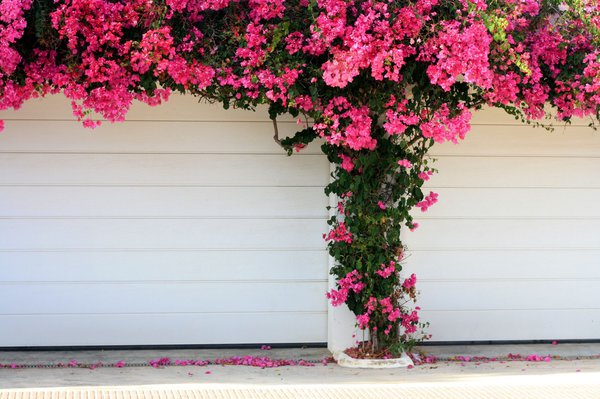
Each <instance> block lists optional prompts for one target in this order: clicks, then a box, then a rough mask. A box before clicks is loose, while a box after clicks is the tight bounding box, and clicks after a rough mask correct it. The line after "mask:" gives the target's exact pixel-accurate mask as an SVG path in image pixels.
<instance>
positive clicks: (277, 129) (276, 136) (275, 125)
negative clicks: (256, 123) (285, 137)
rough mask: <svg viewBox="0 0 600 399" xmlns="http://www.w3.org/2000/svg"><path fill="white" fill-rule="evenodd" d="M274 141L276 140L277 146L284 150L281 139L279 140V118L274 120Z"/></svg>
mask: <svg viewBox="0 0 600 399" xmlns="http://www.w3.org/2000/svg"><path fill="white" fill-rule="evenodd" d="M272 121H273V131H274V134H273V140H275V142H276V143H277V145H279V146H280V147H281V148H284V147H283V145H282V144H281V139H280V138H279V128H278V127H277V118H273V119H272Z"/></svg>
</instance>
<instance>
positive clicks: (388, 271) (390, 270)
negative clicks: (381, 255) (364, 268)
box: [375, 260, 396, 278]
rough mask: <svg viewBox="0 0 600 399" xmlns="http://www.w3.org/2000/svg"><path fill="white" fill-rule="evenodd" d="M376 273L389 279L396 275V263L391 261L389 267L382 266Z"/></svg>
mask: <svg viewBox="0 0 600 399" xmlns="http://www.w3.org/2000/svg"><path fill="white" fill-rule="evenodd" d="M375 273H377V274H378V275H380V276H381V277H383V278H388V277H389V276H391V275H392V274H394V273H396V262H394V261H393V260H391V261H390V263H389V265H385V264H383V265H381V269H379V270H375Z"/></svg>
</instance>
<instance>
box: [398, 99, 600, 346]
mask: <svg viewBox="0 0 600 399" xmlns="http://www.w3.org/2000/svg"><path fill="white" fill-rule="evenodd" d="M474 119H475V120H474V122H475V126H474V128H473V131H472V132H471V133H469V134H468V137H467V139H466V140H465V141H464V142H463V143H461V144H459V145H452V144H444V145H441V146H438V147H437V148H436V149H435V151H434V152H433V153H434V156H435V157H436V158H438V159H439V161H438V162H437V166H436V167H437V168H438V169H439V170H440V173H439V174H438V175H435V176H434V177H432V179H431V181H430V183H429V184H428V188H430V189H431V190H433V191H435V192H438V193H439V194H440V196H439V202H438V203H437V204H436V205H435V206H433V207H432V208H430V210H429V211H428V212H427V213H421V212H420V211H418V210H417V211H416V212H415V215H416V216H417V218H416V220H417V221H418V222H419V223H420V225H421V227H420V228H419V229H418V230H417V231H415V232H414V233H409V232H407V233H406V236H405V238H406V243H407V244H408V245H409V248H410V257H409V258H408V259H407V260H406V262H405V263H406V268H407V270H406V271H407V272H408V273H410V272H415V273H417V276H418V278H419V280H420V281H419V283H418V286H419V287H420V289H421V300H420V305H421V307H422V308H423V312H422V315H423V317H424V319H426V320H428V321H430V322H431V327H430V328H429V331H430V332H431V333H432V334H433V338H432V339H433V340H437V341H456V340H458V341H462V340H464V341H471V340H537V339H598V338H600V179H599V178H598V176H600V132H594V131H593V130H592V129H590V128H588V127H586V126H585V123H582V122H576V124H575V125H574V126H570V127H557V129H556V131H555V132H553V133H550V132H547V131H545V130H543V129H534V128H532V127H528V126H522V125H520V124H519V123H518V122H516V121H514V120H512V119H510V117H508V116H504V115H503V114H502V113H501V111H495V110H494V111H489V110H488V111H484V112H481V113H479V114H476V115H475V118H474Z"/></svg>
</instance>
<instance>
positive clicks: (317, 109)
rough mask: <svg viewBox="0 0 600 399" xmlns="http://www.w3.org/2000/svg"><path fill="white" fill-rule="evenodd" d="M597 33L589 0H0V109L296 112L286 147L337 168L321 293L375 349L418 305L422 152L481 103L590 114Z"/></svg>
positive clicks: (531, 116)
mask: <svg viewBox="0 0 600 399" xmlns="http://www.w3.org/2000/svg"><path fill="white" fill-rule="evenodd" d="M599 32H600V10H599V9H598V5H597V1H596V0H564V1H561V0H487V1H484V0H401V1H400V0H383V1H382V0H131V1H120V0H37V1H35V2H33V1H32V0H2V1H1V2H0V109H6V108H14V109H17V108H19V107H20V106H21V105H22V104H23V102H24V101H26V100H28V99H31V98H35V97H39V96H44V95H47V94H53V93H58V92H62V93H63V94H64V95H65V96H66V97H68V98H69V99H71V101H72V106H73V113H74V116H75V117H76V118H77V119H79V120H81V121H82V122H83V124H84V125H85V126H88V127H95V126H97V125H98V124H99V123H100V122H99V120H100V119H105V120H108V121H111V122H114V121H121V120H124V119H125V117H126V114H127V111H128V109H129V107H130V106H131V104H132V102H133V101H134V100H138V101H142V102H145V103H148V104H151V105H157V104H160V103H161V102H162V101H165V100H167V99H168V97H169V94H170V93H171V92H174V91H175V92H181V93H188V94H191V95H195V96H199V97H201V98H205V99H209V100H212V101H218V102H221V103H222V104H223V105H224V106H225V107H230V106H233V107H239V108H244V109H252V108H254V107H255V106H257V105H259V104H268V106H269V115H270V117H271V118H272V119H273V120H276V117H277V116H278V115H281V114H284V113H291V114H292V115H295V116H297V115H299V114H303V115H304V116H305V117H306V120H308V121H310V124H309V126H308V127H306V128H305V129H303V130H301V131H299V132H298V133H297V134H295V135H294V136H293V137H290V138H286V139H283V140H278V142H279V143H280V144H281V145H282V146H283V147H284V148H285V149H286V150H288V152H289V153H292V152H293V150H296V151H300V150H301V149H302V148H303V147H304V146H305V145H306V144H308V143H309V142H311V141H313V140H315V139H317V138H320V139H322V141H323V145H322V149H323V152H324V153H325V154H326V155H327V157H328V159H329V160H330V161H331V162H332V163H333V164H335V165H336V169H335V172H334V173H333V177H334V179H333V181H332V183H331V184H330V185H329V186H328V187H327V188H326V193H327V194H329V195H335V196H337V198H338V200H339V204H338V207H337V214H336V215H334V216H333V217H331V219H330V220H329V224H330V226H331V231H330V232H329V233H327V234H325V236H324V238H325V239H326V240H327V242H328V248H329V252H330V254H331V256H333V258H335V261H336V263H335V266H334V267H333V269H332V273H333V274H334V275H335V276H337V278H338V284H337V287H336V288H335V289H333V290H332V291H330V292H329V293H328V294H327V296H328V297H329V298H330V299H331V301H332V303H333V305H341V304H345V305H347V306H348V307H349V308H350V310H352V312H354V314H355V315H356V317H357V325H358V326H359V327H360V328H362V329H365V330H368V332H369V334H368V336H369V338H368V339H369V342H368V345H369V348H370V350H372V351H376V350H377V348H378V347H387V348H390V347H399V348H402V347H403V345H404V346H405V345H406V344H408V343H410V340H411V338H410V336H411V334H412V333H413V332H415V330H416V329H417V326H418V325H419V316H418V313H417V311H418V309H417V308H413V307H411V306H409V305H410V304H411V303H412V302H413V301H414V300H415V298H416V286H415V283H416V277H415V276H414V275H413V276H409V277H406V276H403V277H404V278H401V276H400V274H401V269H402V267H401V265H402V261H403V255H404V253H405V248H404V246H403V244H402V242H401V241H400V231H401V229H402V228H404V227H407V228H408V229H410V230H414V229H415V228H417V226H418V224H417V223H416V222H415V221H414V220H413V215H412V214H411V211H412V210H413V208H415V207H416V208H419V209H420V210H421V211H426V210H427V209H428V208H429V207H430V206H432V205H433V204H434V203H435V202H437V200H438V198H437V194H436V193H433V192H432V193H429V194H427V195H425V194H424V193H423V190H422V186H423V183H424V181H426V180H428V179H429V178H430V176H431V174H432V173H433V172H434V171H435V170H434V169H433V168H432V166H431V160H430V159H429V158H428V155H427V154H428V150H429V149H430V148H431V147H432V146H433V145H435V144H436V143H443V142H448V141H449V142H454V143H456V142H459V141H460V140H461V139H463V138H464V137H465V135H466V134H467V132H468V131H469V128H470V120H471V115H472V112H473V111H476V110H477V109H479V108H481V107H482V106H491V107H500V108H503V109H505V110H506V111H507V112H509V113H511V114H513V115H515V116H516V117H517V118H519V119H521V120H522V121H524V122H529V121H531V120H535V119H539V118H543V117H545V116H547V114H548V113H553V114H554V115H555V116H556V117H557V118H558V119H559V120H562V121H567V122H569V121H570V119H571V118H573V117H592V118H594V117H598V112H599V109H600V40H599V39H598V38H599V37H600V35H599ZM2 128H3V123H0V129H2Z"/></svg>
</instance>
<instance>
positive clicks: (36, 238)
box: [0, 97, 329, 347]
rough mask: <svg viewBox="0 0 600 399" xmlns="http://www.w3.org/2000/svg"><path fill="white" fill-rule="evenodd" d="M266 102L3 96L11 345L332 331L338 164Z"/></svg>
mask: <svg viewBox="0 0 600 399" xmlns="http://www.w3.org/2000/svg"><path fill="white" fill-rule="evenodd" d="M261 111H262V112H257V113H251V112H243V111H224V110H222V109H221V108H220V107H219V106H218V105H207V104H197V101H196V100H195V99H194V98H191V97H190V98H182V97H174V98H173V99H172V100H171V101H170V102H169V103H168V104H166V105H163V106H161V107H158V108H149V107H145V106H141V105H139V106H136V107H135V108H134V109H133V110H132V112H131V113H130V116H129V120H128V121H127V122H125V123H119V124H114V125H112V124H109V123H106V124H105V125H103V126H102V127H100V128H98V129H96V130H88V129H83V128H82V127H81V126H80V124H79V123H77V122H74V121H72V117H71V115H70V110H69V106H68V103H67V102H66V101H64V100H61V99H60V98H52V99H46V100H40V101H35V102H31V103H28V104H27V105H26V106H25V107H24V109H22V110H20V111H18V112H3V113H2V114H1V115H0V118H4V119H6V129H5V131H4V132H3V133H2V134H1V135H0V325H2V329H0V347H2V346H40V345H41V346H49V345H130V344H227V343H277V342H282V343H290V342H325V341H326V340H327V304H326V299H325V295H324V293H325V291H326V288H327V262H328V260H327V259H328V258H327V254H326V252H325V244H324V242H323V240H322V238H321V235H322V234H323V233H324V232H325V231H326V230H327V226H326V223H325V220H326V218H327V210H326V206H327V198H326V197H325V196H324V194H323V187H324V185H325V184H327V182H328V173H329V164H328V162H327V160H326V159H325V157H324V156H322V155H320V150H319V148H318V146H313V147H310V148H308V149H307V150H306V151H304V152H302V153H300V154H295V155H294V156H293V157H291V158H288V157H287V156H286V155H285V154H284V152H283V150H282V149H281V148H279V147H278V146H277V145H276V144H275V143H274V142H273V140H272V136H273V131H272V124H271V122H270V121H269V120H268V117H267V114H266V112H265V110H264V109H262V110H261ZM295 129H297V126H296V124H295V122H294V121H291V120H289V119H288V120H283V121H282V122H280V130H281V131H283V132H284V133H291V132H294V131H295Z"/></svg>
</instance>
